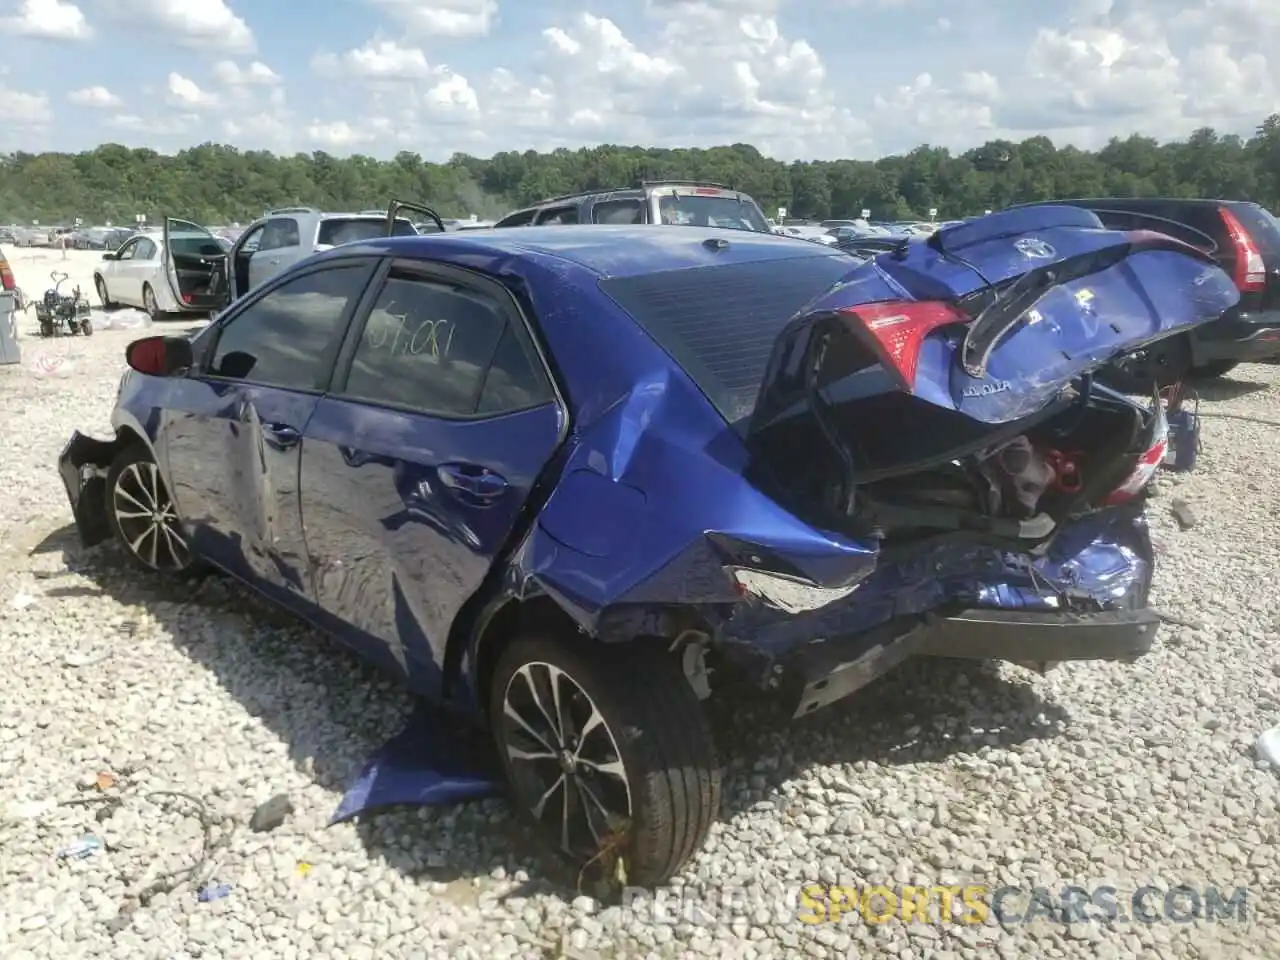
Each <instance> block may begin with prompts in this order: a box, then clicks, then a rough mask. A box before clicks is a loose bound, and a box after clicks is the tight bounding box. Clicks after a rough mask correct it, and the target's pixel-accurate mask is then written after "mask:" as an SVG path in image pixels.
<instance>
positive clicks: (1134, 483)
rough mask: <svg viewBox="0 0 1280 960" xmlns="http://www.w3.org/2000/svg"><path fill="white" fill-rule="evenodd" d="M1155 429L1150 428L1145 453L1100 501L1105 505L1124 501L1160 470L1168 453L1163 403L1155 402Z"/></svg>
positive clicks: (1143, 486)
mask: <svg viewBox="0 0 1280 960" xmlns="http://www.w3.org/2000/svg"><path fill="white" fill-rule="evenodd" d="M1154 416H1155V417H1156V423H1155V429H1154V430H1152V435H1151V445H1150V446H1149V447H1148V448H1147V451H1146V453H1144V454H1143V455H1142V456H1140V457H1139V458H1138V462H1137V463H1136V464H1135V465H1134V467H1133V470H1132V471H1130V473H1129V476H1128V478H1126V479H1125V481H1124V483H1122V484H1120V486H1118V487H1116V488H1115V489H1114V490H1113V491H1111V494H1110V495H1109V496H1108V497H1107V498H1106V499H1105V500H1103V501H1102V502H1103V503H1104V504H1106V505H1107V506H1114V505H1115V504H1117V503H1126V502H1128V501H1129V500H1132V499H1133V498H1134V497H1136V496H1137V495H1138V494H1140V493H1142V491H1143V490H1145V489H1146V488H1147V484H1149V483H1150V482H1151V481H1152V480H1153V479H1154V478H1155V475H1156V473H1157V472H1158V471H1159V470H1160V464H1162V463H1164V458H1165V457H1166V456H1167V455H1168V453H1169V419H1168V417H1167V416H1165V412H1164V405H1163V404H1157V406H1156V409H1155V411H1154Z"/></svg>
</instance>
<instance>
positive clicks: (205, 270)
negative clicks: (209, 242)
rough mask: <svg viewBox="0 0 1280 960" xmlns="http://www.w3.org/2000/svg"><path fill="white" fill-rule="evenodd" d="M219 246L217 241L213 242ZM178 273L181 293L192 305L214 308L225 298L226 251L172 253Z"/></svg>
mask: <svg viewBox="0 0 1280 960" xmlns="http://www.w3.org/2000/svg"><path fill="white" fill-rule="evenodd" d="M214 246H216V244H215V245H214ZM173 266H174V269H175V270H176V271H177V276H178V295H179V296H180V297H181V298H182V302H183V303H184V304H186V305H187V306H189V307H192V308H193V309H208V310H213V309H216V308H218V307H220V306H221V305H222V303H223V302H224V301H225V300H226V269H227V258H226V255H225V254H223V253H222V252H221V251H219V252H218V253H217V254H216V255H193V254H179V253H175V254H174V255H173Z"/></svg>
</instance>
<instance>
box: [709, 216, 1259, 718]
mask: <svg viewBox="0 0 1280 960" xmlns="http://www.w3.org/2000/svg"><path fill="white" fill-rule="evenodd" d="M1238 296H1239V293H1238V290H1237V289H1236V287H1235V285H1234V284H1233V283H1232V280H1231V278H1230V277H1229V276H1227V275H1226V274H1225V273H1224V272H1223V271H1222V270H1221V269H1220V268H1219V267H1218V266H1216V265H1215V264H1214V263H1213V262H1212V261H1211V260H1209V259H1208V258H1207V257H1206V256H1204V255H1203V254H1202V253H1200V252H1199V251H1197V250H1195V249H1193V248H1191V247H1189V246H1186V245H1184V244H1181V243H1179V242H1177V241H1176V240H1173V239H1172V238H1170V237H1167V236H1163V235H1159V234H1154V233H1120V232H1116V231H1110V230H1105V229H1103V228H1102V226H1101V224H1100V222H1099V221H1098V220H1097V218H1096V217H1094V216H1093V215H1092V214H1090V213H1087V212H1085V211H1081V210H1078V209H1074V208H1041V209H1038V210H1036V211H1034V212H1033V211H1025V210H1024V211H1017V210H1015V211H1009V212H1007V213H1004V214H997V215H995V216H991V217H985V218H981V219H979V220H976V221H973V222H970V223H965V224H962V225H958V226H956V227H952V228H949V229H946V230H942V231H939V232H938V233H936V234H934V235H933V236H932V237H930V238H929V239H928V240H927V241H919V242H912V243H909V244H903V245H901V246H900V247H898V248H895V249H894V250H893V251H890V252H888V253H885V254H882V255H880V256H878V257H875V258H874V259H871V260H867V261H865V262H864V263H862V264H861V265H857V264H851V272H850V273H849V274H848V275H847V276H846V277H845V278H844V279H843V280H842V281H841V282H840V283H838V284H836V285H835V286H834V287H832V288H831V289H829V290H827V291H826V292H824V293H822V294H821V295H819V296H817V297H816V298H814V299H813V300H812V301H811V302H810V303H808V304H807V305H806V306H805V307H804V308H802V309H801V310H800V311H799V312H798V313H797V314H796V315H795V316H794V318H793V319H792V320H791V322H790V323H789V324H788V325H787V327H786V329H785V330H784V331H783V332H782V333H781V334H780V335H779V336H778V337H777V338H776V339H775V341H774V345H773V353H772V357H771V359H770V361H769V365H768V369H767V371H766V373H765V375H764V377H763V379H762V382H761V386H760V391H759V394H758V398H757V401H756V403H755V404H754V407H753V411H752V413H751V415H750V417H749V418H748V419H747V420H746V421H745V422H742V423H739V424H738V430H739V431H740V432H741V434H742V436H743V438H744V440H745V443H746V445H747V446H748V448H749V450H750V452H751V459H750V464H749V468H748V471H747V476H748V479H749V480H750V482H751V484H752V485H753V486H754V487H755V488H756V489H759V490H761V491H763V492H765V493H766V494H767V495H768V496H769V497H770V498H771V499H772V500H773V501H775V502H776V503H778V504H780V505H782V506H783V507H784V508H785V509H786V510H787V511H789V512H790V513H791V514H792V515H794V516H795V517H798V518H800V519H801V520H803V521H804V522H805V523H807V524H808V525H809V526H810V528H811V529H812V530H814V531H815V538H814V539H813V541H812V542H810V543H807V544H799V543H789V544H785V545H775V544H771V543H769V542H767V538H765V537H758V538H755V537H751V536H749V535H748V536H741V535H739V536H734V537H725V536H722V535H719V534H716V533H709V534H708V539H709V540H711V542H712V543H713V544H714V545H715V548H716V550H717V551H718V553H719V555H720V556H721V557H722V559H723V567H724V570H725V571H726V574H727V575H728V576H729V577H730V579H731V580H732V581H733V583H734V584H735V588H736V590H737V593H738V596H739V598H740V599H739V604H738V606H737V609H736V611H735V613H734V615H733V616H732V617H731V618H729V619H728V621H727V622H726V623H725V624H724V625H723V627H722V629H721V630H720V636H719V637H718V639H717V644H716V647H717V650H718V652H719V653H720V654H722V655H723V656H724V657H726V658H727V659H728V660H729V661H731V662H732V663H734V664H735V665H736V666H738V667H745V668H746V669H747V670H748V671H749V673H750V674H751V675H752V676H753V677H754V679H755V680H756V681H757V682H759V683H760V684H761V685H762V686H764V687H765V688H766V689H773V690H777V691H779V692H782V693H785V694H786V695H787V696H788V697H790V698H791V700H792V703H793V705H794V713H795V715H796V716H801V715H804V714H807V713H810V712H812V711H814V710H816V709H819V708H820V707H822V706H825V705H827V704H829V703H831V702H834V701H836V700H838V699H840V698H842V697H844V696H847V695H848V694H850V693H852V692H853V691H855V690H857V689H858V688H860V687H861V686H864V685H865V684H866V683H868V682H870V681H871V680H873V679H874V678H876V677H877V676H880V675H881V674H883V673H884V672H885V671H887V670H888V669H890V668H892V667H893V666H894V665H895V664H897V663H898V662H900V661H902V660H903V659H905V658H906V657H909V656H945V657H956V658H981V659H986V658H993V659H1004V660H1009V661H1014V662H1021V663H1026V664H1029V665H1039V666H1043V665H1045V664H1051V663H1055V662H1059V661H1065V660H1082V659H1090V660H1092V659H1097V660H1124V661H1129V660H1133V659H1135V658H1137V657H1140V656H1142V655H1143V654H1145V653H1146V652H1147V651H1148V650H1149V649H1150V648H1151V645H1152V643H1153V641H1154V638H1155V635H1156V630H1157V627H1158V624H1159V622H1160V618H1159V616H1158V615H1157V614H1156V613H1155V612H1153V611H1152V610H1151V609H1150V608H1149V604H1148V597H1149V593H1150V589H1151V583H1152V576H1153V572H1154V565H1155V557H1154V553H1153V549H1152V545H1151V540H1150V538H1149V535H1148V530H1147V525H1146V521H1145V517H1144V502H1145V498H1146V493H1147V488H1148V485H1149V483H1150V481H1151V480H1152V479H1153V477H1154V476H1155V474H1156V472H1157V470H1158V469H1159V467H1160V464H1161V463H1162V462H1163V461H1164V459H1165V455H1166V453H1167V451H1168V423H1167V421H1166V417H1165V411H1164V408H1163V406H1162V405H1161V403H1160V401H1159V399H1158V398H1156V397H1153V398H1152V400H1151V402H1150V403H1148V404H1143V403H1137V402H1134V401H1133V400H1131V399H1129V398H1128V397H1126V396H1124V395H1122V394H1120V393H1118V392H1115V391H1112V390H1109V389H1107V388H1105V387H1103V386H1101V385H1099V384H1096V383H1094V382H1093V379H1092V374H1093V372H1094V371H1095V370H1097V369H1098V368H1100V367H1102V366H1103V365H1105V364H1107V363H1109V362H1111V361H1112V360H1114V359H1115V357H1117V356H1119V355H1120V354H1122V353H1125V352H1128V351H1131V350H1133V349H1135V347H1137V346H1139V345H1142V344H1149V343H1154V342H1158V341H1159V340H1160V339H1162V338H1164V337H1168V336H1175V335H1179V334H1185V333H1186V332H1187V331H1189V330H1191V329H1194V328H1195V327H1196V326H1198V325H1199V324H1202V323H1207V322H1210V321H1212V320H1214V319H1215V318H1216V317H1218V316H1220V315H1221V314H1222V312H1223V311H1224V310H1226V309H1228V308H1230V307H1231V306H1232V305H1233V304H1234V303H1235V302H1236V300H1237V299H1238Z"/></svg>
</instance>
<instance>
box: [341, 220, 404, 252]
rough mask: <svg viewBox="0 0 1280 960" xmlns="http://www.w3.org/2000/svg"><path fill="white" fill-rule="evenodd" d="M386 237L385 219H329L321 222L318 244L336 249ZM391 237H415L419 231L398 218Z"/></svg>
mask: <svg viewBox="0 0 1280 960" xmlns="http://www.w3.org/2000/svg"><path fill="white" fill-rule="evenodd" d="M386 235H387V221H386V219H385V218H384V217H327V218H326V219H324V220H321V221H320V232H319V233H318V234H317V235H316V243H325V244H328V245H329V246H331V247H336V246H338V244H340V243H359V242H361V241H364V240H376V239H377V238H378V237H385V236H386ZM391 235H392V236H393V237H415V236H417V235H418V231H417V230H415V229H414V228H413V224H412V223H410V222H409V221H408V220H405V219H403V218H402V217H397V218H396V221H395V224H394V226H393V227H392V233H391Z"/></svg>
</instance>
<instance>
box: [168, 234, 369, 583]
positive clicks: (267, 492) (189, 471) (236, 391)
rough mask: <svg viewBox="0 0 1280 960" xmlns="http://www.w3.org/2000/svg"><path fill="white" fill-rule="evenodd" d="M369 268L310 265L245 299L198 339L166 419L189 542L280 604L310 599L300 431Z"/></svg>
mask: <svg viewBox="0 0 1280 960" xmlns="http://www.w3.org/2000/svg"><path fill="white" fill-rule="evenodd" d="M377 262H378V261H377V260H376V259H374V258H357V259H351V260H334V261H328V262H326V263H324V264H320V265H317V266H316V267H315V268H314V269H311V270H304V271H302V272H300V273H297V274H295V275H292V276H289V277H287V278H283V279H282V281H280V282H277V283H275V284H272V285H268V287H267V288H265V289H264V290H262V291H259V292H255V293H253V294H250V295H249V296H248V297H246V298H244V299H243V300H241V301H240V302H239V303H237V304H235V305H233V306H232V307H231V308H230V309H229V310H227V311H226V312H225V313H224V314H223V315H222V317H220V318H219V320H218V321H217V322H216V324H215V326H213V327H210V328H208V332H207V333H206V334H203V335H202V336H201V337H199V338H198V339H197V341H196V343H197V347H196V349H197V351H198V352H197V361H196V365H195V368H194V370H193V372H192V373H191V374H190V375H189V376H187V377H185V378H181V379H176V380H173V381H172V392H171V394H170V400H169V402H168V404H167V408H166V413H165V416H166V417H167V418H168V423H167V425H166V428H165V429H163V430H160V431H158V433H159V435H160V436H162V437H164V438H166V451H167V455H168V462H169V465H170V478H171V482H172V485H173V496H174V499H175V501H176V503H177V506H178V509H179V511H180V512H181V515H182V516H183V517H184V518H185V519H186V521H187V523H188V524H189V526H190V528H191V534H192V538H193V545H194V546H195V547H196V549H197V550H199V551H200V552H202V553H204V554H205V555H207V556H208V557H209V558H210V559H211V560H212V561H213V562H214V563H216V564H218V565H219V566H221V567H223V568H225V569H227V570H229V571H231V572H232V573H234V574H236V575H237V576H240V577H243V578H244V579H246V580H248V581H249V582H251V583H253V584H255V585H256V586H258V587H259V588H261V589H262V590H264V591H265V592H267V593H269V594H271V595H272V596H274V597H275V598H276V599H278V600H280V601H281V602H285V603H294V604H298V603H306V602H309V601H310V600H311V599H312V598H313V596H314V594H313V590H312V584H311V576H310V571H309V570H308V568H307V562H306V559H307V551H306V547H305V542H304V538H303V531H302V517H301V513H300V511H299V504H298V465H299V456H300V453H301V447H302V435H303V430H304V428H305V427H306V425H307V422H308V420H310V418H311V415H312V412H313V411H314V410H315V407H316V404H317V402H318V401H319V399H320V396H321V394H322V392H323V391H324V389H325V388H326V387H327V385H328V382H329V377H330V374H331V373H332V370H333V365H334V359H335V357H336V356H337V353H338V347H339V346H340V344H341V341H342V337H343V334H344V333H345V331H346V325H347V322H348V319H349V318H350V316H351V315H352V314H353V313H354V312H355V307H356V304H357V303H358V301H359V299H360V296H361V293H362V292H363V291H364V289H365V286H366V285H367V283H368V280H369V277H370V276H371V275H372V273H373V271H374V269H375V267H376V265H377Z"/></svg>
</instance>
